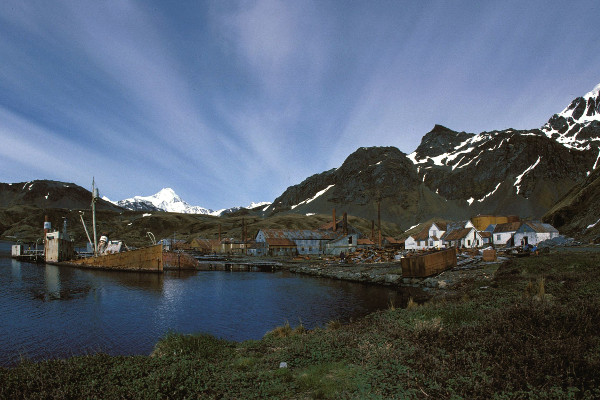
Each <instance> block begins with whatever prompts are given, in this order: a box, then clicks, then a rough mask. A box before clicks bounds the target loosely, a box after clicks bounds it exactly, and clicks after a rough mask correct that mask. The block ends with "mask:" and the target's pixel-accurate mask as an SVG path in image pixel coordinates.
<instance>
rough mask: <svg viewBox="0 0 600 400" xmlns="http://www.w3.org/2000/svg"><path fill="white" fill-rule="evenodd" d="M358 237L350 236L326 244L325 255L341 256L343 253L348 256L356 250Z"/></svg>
mask: <svg viewBox="0 0 600 400" xmlns="http://www.w3.org/2000/svg"><path fill="white" fill-rule="evenodd" d="M357 243H358V235H356V234H354V235H348V236H344V237H342V238H339V239H337V240H333V241H331V242H328V243H327V244H325V249H324V251H325V254H328V255H336V256H339V255H340V253H341V252H342V251H343V252H344V253H346V254H348V253H351V252H353V251H355V250H356V248H357Z"/></svg>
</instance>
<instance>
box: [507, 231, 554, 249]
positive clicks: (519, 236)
mask: <svg viewBox="0 0 600 400" xmlns="http://www.w3.org/2000/svg"><path fill="white" fill-rule="evenodd" d="M557 236H558V233H556V232H517V233H515V245H516V246H520V245H521V240H523V239H524V238H525V237H527V243H528V244H530V245H532V246H535V245H537V244H538V243H539V242H543V241H544V240H547V239H552V238H555V237H557Z"/></svg>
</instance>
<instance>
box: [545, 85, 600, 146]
mask: <svg viewBox="0 0 600 400" xmlns="http://www.w3.org/2000/svg"><path fill="white" fill-rule="evenodd" d="M542 131H543V132H544V133H545V134H546V135H547V136H548V137H549V138H552V139H554V140H556V141H557V142H559V143H561V144H563V145H564V146H566V147H572V148H575V149H580V150H581V149H586V150H589V149H590V148H594V147H598V146H599V145H600V84H598V85H597V86H596V87H595V88H594V89H593V90H592V91H590V92H588V93H586V94H585V95H584V96H583V97H578V98H576V99H575V100H573V101H572V102H571V104H569V106H568V107H567V108H565V109H564V110H563V111H561V112H560V113H559V114H554V115H553V116H552V118H550V120H549V121H548V123H546V124H545V125H544V126H543V127H542Z"/></svg>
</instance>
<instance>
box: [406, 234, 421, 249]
mask: <svg viewBox="0 0 600 400" xmlns="http://www.w3.org/2000/svg"><path fill="white" fill-rule="evenodd" d="M404 248H405V249H406V250H416V249H417V248H418V243H417V241H416V240H415V239H413V237H412V236H409V237H407V238H406V241H404Z"/></svg>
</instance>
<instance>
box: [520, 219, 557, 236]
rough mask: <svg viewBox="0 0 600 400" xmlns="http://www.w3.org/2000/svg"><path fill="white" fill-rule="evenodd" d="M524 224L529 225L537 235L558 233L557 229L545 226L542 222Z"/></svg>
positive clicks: (548, 225)
mask: <svg viewBox="0 0 600 400" xmlns="http://www.w3.org/2000/svg"><path fill="white" fill-rule="evenodd" d="M523 224H524V225H528V226H529V227H530V228H531V229H533V230H534V231H535V232H537V233H545V232H558V229H556V228H555V227H553V226H552V225H550V224H544V223H542V222H537V221H528V222H524V223H523Z"/></svg>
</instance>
